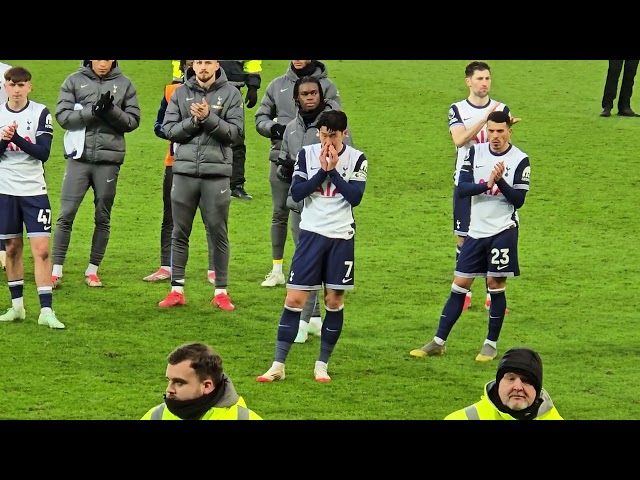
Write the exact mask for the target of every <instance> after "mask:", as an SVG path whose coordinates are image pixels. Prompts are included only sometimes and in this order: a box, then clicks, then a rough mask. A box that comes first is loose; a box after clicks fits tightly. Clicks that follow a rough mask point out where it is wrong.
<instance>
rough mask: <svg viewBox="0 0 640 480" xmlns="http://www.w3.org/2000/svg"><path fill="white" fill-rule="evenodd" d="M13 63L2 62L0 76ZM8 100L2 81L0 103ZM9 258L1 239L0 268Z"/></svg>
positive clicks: (0, 63) (3, 266)
mask: <svg viewBox="0 0 640 480" xmlns="http://www.w3.org/2000/svg"><path fill="white" fill-rule="evenodd" d="M10 68H11V65H7V64H6V63H2V62H0V77H1V78H4V77H3V75H4V72H6V71H7V70H9V69H10ZM6 101H7V92H6V91H5V90H4V82H1V85H0V104H2V103H5V102H6ZM6 258H7V252H6V249H5V246H4V240H0V268H2V270H4V268H5V260H6Z"/></svg>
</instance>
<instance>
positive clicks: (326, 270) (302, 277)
mask: <svg viewBox="0 0 640 480" xmlns="http://www.w3.org/2000/svg"><path fill="white" fill-rule="evenodd" d="M354 238H355V237H351V238H350V239H349V240H345V239H343V238H329V237H325V236H324V235H319V234H317V233H313V232H309V231H307V230H300V235H299V236H298V243H297V245H296V249H295V253H294V254H293V260H291V269H290V270H289V277H288V279H287V288H290V289H293V290H320V289H321V288H322V286H323V284H324V286H325V288H332V289H334V290H352V289H353V286H354V277H355V262H354V251H355V248H354V245H355V241H354Z"/></svg>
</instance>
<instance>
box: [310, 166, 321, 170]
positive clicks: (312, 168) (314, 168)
mask: <svg viewBox="0 0 640 480" xmlns="http://www.w3.org/2000/svg"><path fill="white" fill-rule="evenodd" d="M319 168H320V167H311V170H317V169H319Z"/></svg>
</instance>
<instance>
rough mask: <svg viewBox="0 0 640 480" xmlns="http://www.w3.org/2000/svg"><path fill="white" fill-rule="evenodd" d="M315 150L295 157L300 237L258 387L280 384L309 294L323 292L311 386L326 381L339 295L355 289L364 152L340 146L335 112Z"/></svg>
mask: <svg viewBox="0 0 640 480" xmlns="http://www.w3.org/2000/svg"><path fill="white" fill-rule="evenodd" d="M316 128H317V129H318V131H319V132H320V141H321V143H319V144H314V145H307V146H303V147H302V149H301V150H300V151H299V152H298V155H297V159H296V163H295V167H294V173H293V180H292V182H291V197H292V198H293V201H294V202H300V201H301V200H303V199H304V207H303V209H302V213H301V217H302V218H301V221H300V234H299V236H298V242H297V243H296V249H295V252H294V255H293V259H292V261H291V269H290V271H289V276H288V281H287V284H286V287H287V297H286V299H285V303H284V309H283V310H282V314H281V315H280V323H279V324H278V336H277V341H276V353H275V359H274V362H273V364H272V365H271V368H270V369H269V370H267V372H266V373H264V374H263V375H260V376H259V377H258V378H257V381H258V382H273V381H274V380H284V378H285V368H284V366H285V362H286V359H287V356H288V354H289V350H290V349H291V346H292V345H293V343H294V340H295V338H296V335H297V334H298V328H299V326H300V314H301V312H302V309H303V307H304V305H305V302H306V301H307V298H308V296H309V292H310V291H312V290H320V289H322V287H323V286H324V303H325V319H324V322H323V324H322V332H321V336H320V354H319V355H318V360H317V361H316V363H315V366H314V369H313V374H314V376H315V379H316V381H318V382H321V383H326V382H329V381H331V377H330V376H329V374H328V372H327V368H328V363H329V358H330V357H331V355H332V353H333V350H334V348H335V346H336V343H337V342H338V339H339V338H340V334H341V333H342V326H343V323H344V293H345V290H351V289H353V286H354V277H355V256H354V253H355V248H354V246H355V239H354V235H355V230H356V225H355V220H354V217H353V208H354V207H357V206H358V205H360V202H361V201H362V197H363V195H364V190H365V185H366V180H367V159H366V157H365V155H364V153H363V152H361V151H360V150H356V149H355V148H353V147H350V146H349V145H347V144H345V143H343V138H344V136H345V135H346V132H347V115H346V114H345V113H344V112H342V111H339V110H330V111H325V112H323V113H322V114H320V116H319V117H318V121H317V123H316Z"/></svg>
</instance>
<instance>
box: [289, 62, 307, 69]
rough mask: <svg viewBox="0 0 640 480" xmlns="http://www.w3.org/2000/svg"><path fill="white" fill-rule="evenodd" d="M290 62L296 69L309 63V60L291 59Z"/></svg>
mask: <svg viewBox="0 0 640 480" xmlns="http://www.w3.org/2000/svg"><path fill="white" fill-rule="evenodd" d="M291 63H292V64H293V68H295V69H296V70H301V69H303V68H304V67H306V66H307V65H309V64H310V63H311V60H291Z"/></svg>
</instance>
